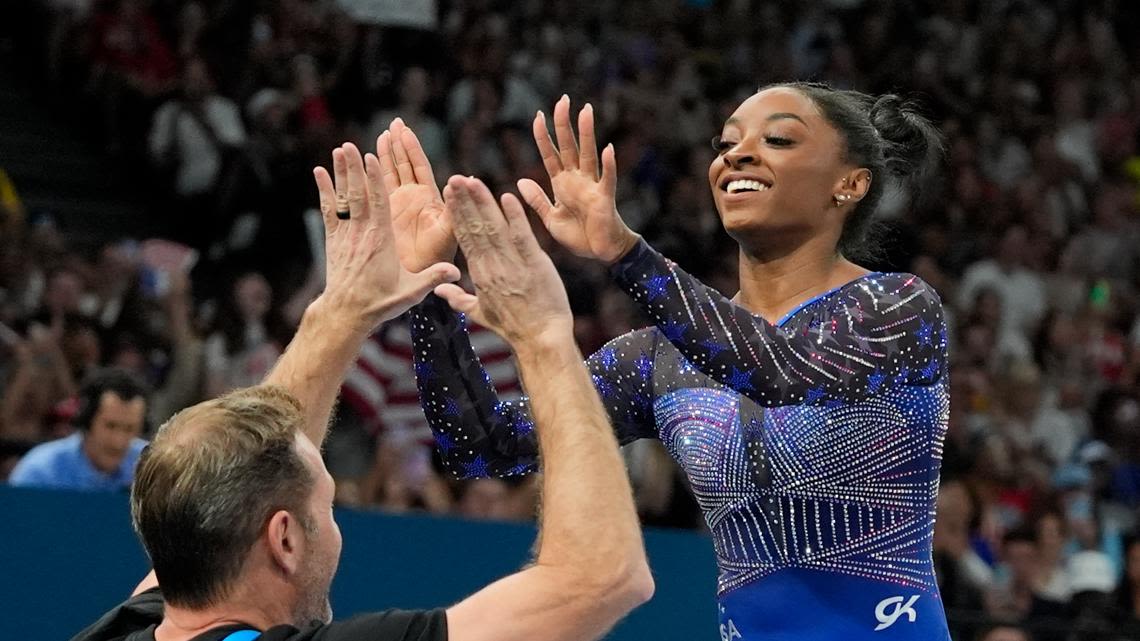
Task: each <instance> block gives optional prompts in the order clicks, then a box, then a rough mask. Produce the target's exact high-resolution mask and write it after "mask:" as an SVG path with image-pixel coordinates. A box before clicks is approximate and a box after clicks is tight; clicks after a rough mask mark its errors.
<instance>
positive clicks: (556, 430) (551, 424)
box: [515, 333, 653, 614]
mask: <svg viewBox="0 0 1140 641" xmlns="http://www.w3.org/2000/svg"><path fill="white" fill-rule="evenodd" d="M515 351H516V355H517V357H518V362H519V370H520V373H521V374H522V378H523V382H524V385H525V386H526V388H527V392H528V395H529V396H530V402H531V410H532V413H533V416H534V419H535V423H536V429H537V431H538V437H539V447H540V451H541V464H542V471H543V482H542V517H541V520H540V524H539V526H540V532H539V537H540V538H539V547H538V558H537V564H538V565H539V566H548V567H554V568H559V569H564V570H565V571H566V572H567V573H568V576H569V580H570V581H571V584H572V585H571V587H573V586H578V587H581V588H582V591H581V592H582V593H583V594H585V595H587V596H588V595H589V594H591V593H597V592H603V593H605V594H607V595H608V596H612V597H614V598H616V600H617V602H619V603H621V602H625V604H624V605H625V606H626V607H625V609H628V608H632V607H633V606H635V605H637V604H638V603H641V602H643V601H644V600H646V599H648V597H649V594H651V593H652V590H653V584H652V578H651V577H650V575H649V570H648V565H647V563H646V558H645V548H644V545H643V543H642V539H641V529H640V527H639V524H638V520H637V511H636V509H635V507H634V503H633V493H632V490H631V488H630V484H629V478H628V476H627V474H626V470H625V463H624V461H623V460H622V458H621V455H620V452H619V450H618V443H617V439H615V438H614V434H613V428H612V427H611V426H610V424H609V420H608V418H607V416H606V413H605V411H604V409H603V408H602V404H601V400H600V399H599V398H598V394H597V392H596V391H595V389H594V384H593V381H592V380H591V379H590V375H589V372H588V371H587V370H586V368H585V366H584V365H583V364H582V360H583V359H582V355H581V353H580V352H579V351H578V348H577V347H576V346H575V344H574V341H573V337H572V336H571V335H570V334H569V333H567V334H566V335H565V336H548V337H543V338H539V339H535V340H532V341H526V342H522V343H519V344H518V345H516V346H515ZM619 609H620V608H619ZM622 614H624V612H622Z"/></svg>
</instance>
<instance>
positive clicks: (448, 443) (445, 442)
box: [432, 431, 455, 456]
mask: <svg viewBox="0 0 1140 641" xmlns="http://www.w3.org/2000/svg"><path fill="white" fill-rule="evenodd" d="M432 436H434V437H435V445H436V447H438V448H439V451H440V453H441V454H443V455H444V456H447V454H448V453H449V452H451V448H453V447H455V441H453V440H452V439H451V436H450V435H449V434H448V433H447V432H442V431H433V432H432Z"/></svg>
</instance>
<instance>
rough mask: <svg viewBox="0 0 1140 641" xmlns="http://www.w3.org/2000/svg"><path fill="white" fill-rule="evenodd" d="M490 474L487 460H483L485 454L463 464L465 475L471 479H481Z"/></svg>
mask: <svg viewBox="0 0 1140 641" xmlns="http://www.w3.org/2000/svg"><path fill="white" fill-rule="evenodd" d="M487 476H488V468H487V462H486V461H484V460H483V456H482V455H479V456H476V457H475V458H474V460H472V461H469V462H467V463H464V464H463V477H464V478H469V479H481V478H486V477H487Z"/></svg>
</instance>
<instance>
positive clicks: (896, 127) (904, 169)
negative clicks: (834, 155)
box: [760, 82, 945, 258]
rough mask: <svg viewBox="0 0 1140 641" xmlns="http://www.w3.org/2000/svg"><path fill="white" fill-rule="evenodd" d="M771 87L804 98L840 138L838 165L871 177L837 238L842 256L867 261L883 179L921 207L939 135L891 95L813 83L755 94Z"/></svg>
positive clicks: (938, 153) (938, 154) (937, 163)
mask: <svg viewBox="0 0 1140 641" xmlns="http://www.w3.org/2000/svg"><path fill="white" fill-rule="evenodd" d="M770 87H787V88H789V89H795V90H796V91H799V92H800V93H802V94H804V95H805V96H807V97H808V98H809V99H810V100H811V101H812V102H813V103H815V105H816V106H817V107H819V110H820V112H822V113H823V117H824V118H825V119H826V120H827V121H828V122H830V123H831V125H832V126H833V127H835V129H836V130H837V131H838V132H839V135H840V137H841V138H842V139H843V142H844V149H843V150H842V151H843V153H842V157H843V159H844V160H845V161H848V162H850V163H852V164H854V165H856V166H857V167H865V168H867V169H869V170H870V171H871V186H870V188H869V189H868V190H867V193H866V195H864V196H863V200H862V201H861V202H859V203H858V204H857V205H856V206H855V209H854V211H852V212H851V214H850V215H849V216H847V220H846V221H844V224H843V231H842V233H841V235H840V237H839V252H840V253H841V254H843V255H844V256H847V257H848V258H851V257H870V255H872V254H874V253H875V252H874V251H873V250H872V249H871V248H868V247H866V246H865V242H866V236H867V233H868V230H869V229H870V228H871V226H872V222H873V220H874V213H875V209H876V208H877V207H878V205H879V201H880V200H882V197H883V194H884V193H885V188H886V186H887V184H888V182H889V181H888V178H893V179H895V180H898V181H900V183H901V186H902V187H903V189H904V191H905V192H906V193H907V195H908V196H909V197H910V198H911V199H912V200H913V201H921V200H922V198H923V196H924V194H923V192H924V191H925V190H926V189H927V188H928V187H929V184H930V179H931V178H932V177H933V176H934V175H935V174H936V173H937V172H938V169H939V168H940V167H941V165H942V162H943V157H944V150H945V146H944V143H943V140H942V134H941V133H940V132H939V131H938V128H937V127H935V126H934V124H932V123H931V122H930V120H928V119H927V118H926V117H925V116H923V115H922V113H921V110H920V109H919V107H918V105H917V104H916V103H914V102H912V101H909V100H905V99H903V98H902V97H900V96H897V95H895V94H883V95H881V96H872V95H870V94H866V93H863V92H861V91H854V90H850V89H836V88H834V87H831V86H830V85H827V84H824V83H817V82H781V83H776V84H772V85H768V86H766V87H761V88H760V90H761V91H763V90H764V89H768V88H770Z"/></svg>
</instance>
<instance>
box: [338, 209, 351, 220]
mask: <svg viewBox="0 0 1140 641" xmlns="http://www.w3.org/2000/svg"><path fill="white" fill-rule="evenodd" d="M336 217H337V218H338V219H339V220H348V219H349V218H350V217H352V214H351V213H349V212H347V211H337V212H336Z"/></svg>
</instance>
